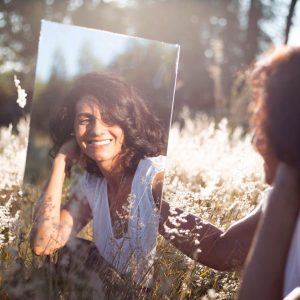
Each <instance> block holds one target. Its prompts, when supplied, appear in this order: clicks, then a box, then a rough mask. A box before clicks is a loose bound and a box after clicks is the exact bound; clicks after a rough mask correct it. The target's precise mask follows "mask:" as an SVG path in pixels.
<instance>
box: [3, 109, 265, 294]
mask: <svg viewBox="0 0 300 300" xmlns="http://www.w3.org/2000/svg"><path fill="white" fill-rule="evenodd" d="M184 118H185V120H186V125H185V127H184V128H183V129H180V128H179V125H177V124H174V125H173V127H172V129H171V133H170V142H169V153H168V168H167V176H166V179H165V186H164V198H165V200H167V201H169V202H171V203H172V204H173V205H175V206H178V207H181V208H183V209H184V210H186V211H189V212H191V213H194V214H196V215H198V216H200V217H201V218H202V219H204V220H205V221H209V222H212V223H213V224H215V225H217V226H219V227H221V228H223V229H226V228H227V227H228V226H230V224H232V223H233V222H234V221H236V220H238V219H240V218H241V217H243V216H244V215H246V214H247V213H248V212H249V211H251V210H252V209H253V208H254V207H255V205H256V204H257V203H258V201H259V198H260V195H261V192H262V191H263V190H264V189H265V188H266V185H265V184H264V182H263V168H262V161H261V158H260V157H259V156H258V155H257V154H256V153H255V152H254V150H253V149H252V146H251V142H250V141H251V136H250V135H249V134H246V135H244V134H243V132H242V130H241V129H239V128H237V129H235V130H230V128H229V126H228V124H227V121H226V120H225V119H224V120H222V121H221V122H220V123H219V124H215V123H214V122H213V121H211V120H210V119H209V118H208V117H206V116H204V115H199V116H198V117H196V118H194V119H191V118H190V117H189V115H188V113H185V115H184ZM27 133H28V121H25V120H23V121H21V122H20V124H19V134H18V135H14V134H12V129H11V128H8V129H7V128H5V129H0V166H1V172H0V185H1V186H0V187H1V191H0V214H1V216H0V243H1V245H0V253H1V291H0V298H1V299H29V298H30V299H108V298H109V299H124V298H126V296H125V294H126V295H127V297H129V296H130V295H132V294H133V290H134V287H132V286H131V285H130V284H129V283H125V285H124V282H119V281H118V276H117V275H116V274H113V275H112V276H113V278H115V279H113V280H110V284H111V286H110V287H106V288H103V289H99V288H98V290H96V291H95V290H93V289H92V288H89V286H88V285H86V282H85V285H84V284H83V283H82V282H80V280H78V278H74V281H73V282H70V281H66V280H65V279H64V278H57V276H56V275H55V273H54V272H52V271H51V266H52V264H51V261H52V260H55V257H52V258H51V259H50V261H49V260H47V261H46V263H48V264H50V267H49V268H48V269H47V270H48V271H47V272H45V268H43V267H42V266H43V265H45V259H44V258H38V257H35V256H34V255H33V254H32V253H31V250H30V248H29V244H28V235H29V231H30V228H31V220H32V210H33V203H34V202H35V201H36V199H37V197H38V194H39V192H40V188H39V187H35V188H32V187H26V188H23V189H22V188H21V186H20V183H21V179H22V176H23V167H24V163H25V157H26V143H27ZM83 235H85V236H87V235H90V229H89V228H87V229H86V230H85V232H84V233H83ZM82 276H83V275H82V274H80V276H79V277H81V278H82ZM154 278H155V281H154V288H153V289H152V291H151V293H150V294H148V295H147V296H142V295H141V294H140V295H139V296H138V298H143V297H145V298H147V299H232V298H233V297H234V294H235V293H236V291H237V289H238V286H239V274H236V273H227V272H217V271H214V270H212V269H209V268H207V267H204V266H201V265H200V264H198V263H195V262H194V261H192V260H191V259H189V258H187V257H185V256H184V255H183V254H181V253H180V252H179V251H177V250H176V249H175V248H173V247H172V246H171V245H169V244H168V243H167V242H165V241H164V240H163V238H162V237H159V239H158V259H157V261H156V266H155V274H154ZM124 287H126V288H125V289H124Z"/></svg>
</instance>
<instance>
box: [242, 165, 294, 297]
mask: <svg viewBox="0 0 300 300" xmlns="http://www.w3.org/2000/svg"><path fill="white" fill-rule="evenodd" d="M280 172H281V173H282V174H280V173H279V176H277V177H276V181H275V185H274V189H273V191H272V193H271V195H270V197H269V199H268V200H269V201H268V205H267V208H266V212H265V214H264V217H263V218H262V221H261V224H260V225H259V230H258V232H257V237H256V238H255V241H254V243H253V249H252V250H251V252H250V255H249V263H248V265H247V268H246V271H245V274H244V276H243V281H242V285H241V289H240V293H239V299H243V300H246V299H275V300H276V299H282V296H283V295H282V291H283V284H284V271H285V265H286V261H287V256H288V252H289V247H290V242H291V239H292V236H293V232H294V227H295V224H296V221H297V218H298V214H299V204H300V201H299V192H298V179H297V178H298V177H297V175H295V174H294V175H293V171H292V170H289V168H288V167H286V166H283V167H282V166H281V170H280Z"/></svg>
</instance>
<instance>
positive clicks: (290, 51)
mask: <svg viewBox="0 0 300 300" xmlns="http://www.w3.org/2000/svg"><path fill="white" fill-rule="evenodd" d="M252 79H253V96H254V103H255V111H254V117H253V120H254V127H255V130H256V131H257V132H258V134H259V135H260V136H261V137H262V139H263V140H264V141H265V145H266V147H269V148H271V150H272V152H273V153H274V154H275V156H276V157H277V159H278V160H279V161H283V162H285V163H288V164H292V165H295V166H297V167H299V168H300V48H290V47H284V48H282V49H280V50H277V51H275V52H274V53H273V54H271V55H269V56H268V57H267V58H266V59H265V60H262V61H261V62H259V63H258V64H257V66H256V68H255V70H254V72H253V77H252Z"/></svg>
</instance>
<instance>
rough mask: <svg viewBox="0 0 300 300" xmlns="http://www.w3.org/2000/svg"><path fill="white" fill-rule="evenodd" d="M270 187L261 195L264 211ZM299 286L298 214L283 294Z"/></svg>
mask: <svg viewBox="0 0 300 300" xmlns="http://www.w3.org/2000/svg"><path fill="white" fill-rule="evenodd" d="M271 190H272V188H268V189H267V190H266V191H265V192H264V193H263V195H262V201H261V207H262V212H263V213H264V212H265V210H266V207H267V201H268V198H269V194H270V192H271ZM297 287H300V214H299V216H298V220H297V223H296V226H295V229H294V233H293V237H292V241H291V244H290V249H289V254H288V258H287V262H286V265H285V273H284V285H283V296H284V297H285V296H286V295H288V294H289V293H290V292H292V291H293V290H294V289H295V288H297Z"/></svg>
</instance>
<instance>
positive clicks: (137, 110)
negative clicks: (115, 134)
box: [50, 73, 166, 176]
mask: <svg viewBox="0 0 300 300" xmlns="http://www.w3.org/2000/svg"><path fill="white" fill-rule="evenodd" d="M86 95H91V96H94V97H96V98H97V100H98V101H99V105H100V107H101V117H102V119H103V121H104V122H106V123H108V124H115V125H118V126H120V127H121V128H122V130H123V131H124V137H125V138H124V143H123V145H122V151H121V154H120V162H121V164H122V166H123V168H124V170H125V172H128V173H134V172H135V170H136V168H137V165H138V163H139V161H140V160H141V159H142V158H145V157H146V156H149V157H151V156H158V155H165V154H166V136H165V132H164V128H163V127H162V125H161V124H160V122H159V120H158V119H157V118H156V117H155V115H154V113H153V112H152V110H151V109H150V108H149V106H148V105H147V104H146V103H145V101H144V100H143V99H142V98H141V96H140V95H139V94H138V92H137V91H136V89H135V88H134V87H133V86H131V85H129V84H128V83H126V82H125V81H124V80H123V79H122V78H120V77H118V76H116V75H113V74H108V73H89V74H86V75H83V76H81V77H79V78H78V79H77V80H76V82H75V84H74V86H73V88H72V89H71V91H70V92H69V94H68V95H67V97H66V98H65V99H64V100H63V101H62V103H61V105H60V107H59V108H58V110H57V113H55V114H54V117H53V118H52V119H51V121H50V134H51V137H52V140H53V143H54V146H53V148H52V149H51V151H50V154H51V156H53V157H54V156H55V155H56V154H57V152H58V150H59V148H60V147H61V146H62V145H63V144H64V143H65V142H66V141H67V140H69V139H70V138H71V136H72V135H73V132H74V119H75V107H76V103H77V102H78V101H79V100H80V99H82V97H83V96H86ZM85 160H86V163H85V169H86V170H87V171H88V172H89V173H93V174H97V175H99V176H102V174H101V172H100V170H99V168H98V167H97V164H96V162H95V161H93V160H92V159H90V158H88V157H85Z"/></svg>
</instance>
